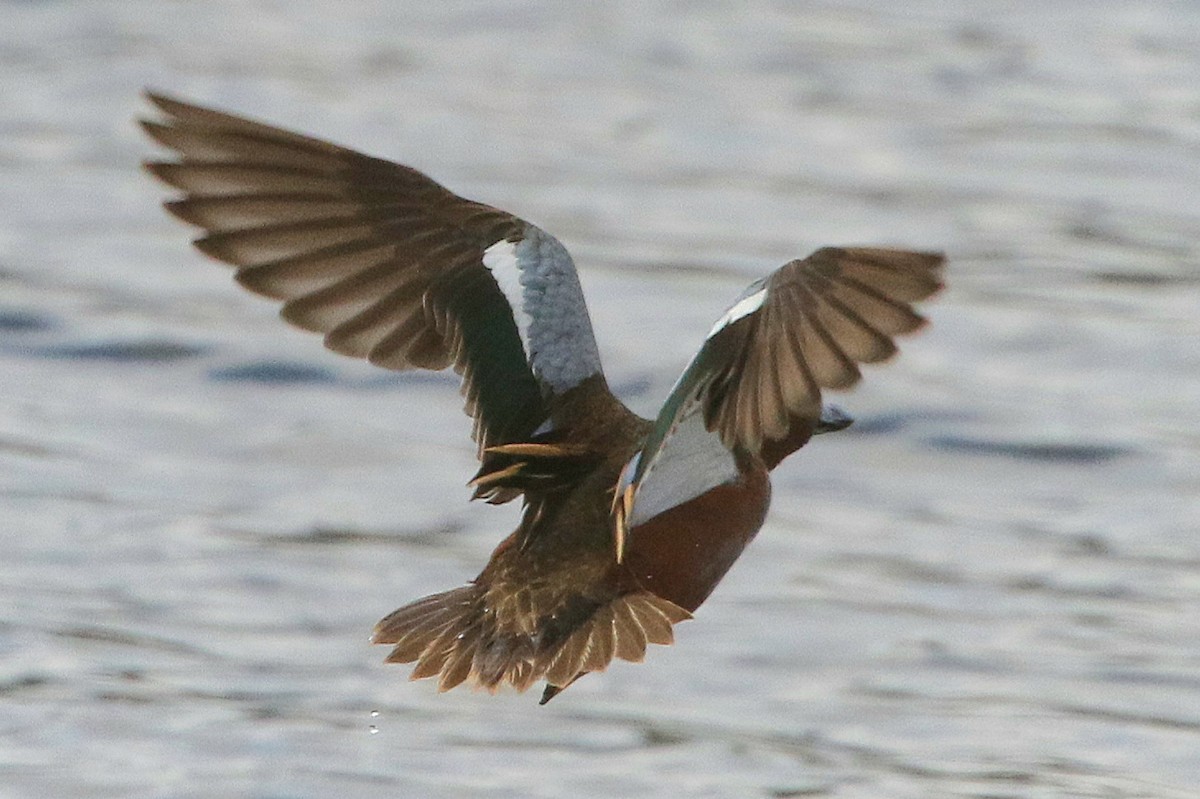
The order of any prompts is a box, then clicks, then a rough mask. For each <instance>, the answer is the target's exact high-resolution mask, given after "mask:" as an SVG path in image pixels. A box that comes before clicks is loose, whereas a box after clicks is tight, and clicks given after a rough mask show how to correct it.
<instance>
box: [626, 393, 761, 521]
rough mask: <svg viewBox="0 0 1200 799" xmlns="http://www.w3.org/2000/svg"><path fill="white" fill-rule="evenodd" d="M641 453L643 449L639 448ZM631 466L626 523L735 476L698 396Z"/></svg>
mask: <svg viewBox="0 0 1200 799" xmlns="http://www.w3.org/2000/svg"><path fill="white" fill-rule="evenodd" d="M643 454H645V453H644V452H643ZM646 463H647V466H646V468H645V469H641V468H640V466H641V463H640V461H639V463H638V464H636V465H635V467H634V469H633V470H632V471H633V473H634V474H635V478H634V479H635V480H636V481H637V484H636V487H635V489H634V494H633V504H632V507H631V510H630V512H629V517H628V520H627V524H628V526H629V527H636V526H637V525H639V524H642V523H643V522H647V521H649V520H650V519H653V518H654V517H655V516H657V515H658V514H660V513H662V512H663V511H667V510H670V509H671V508H674V507H677V506H679V505H682V504H683V503H685V502H687V501H688V500H691V499H695V498H696V497H699V496H701V495H703V494H705V493H706V492H708V491H709V490H711V489H713V488H716V487H717V486H719V485H723V484H724V483H728V482H731V481H732V480H735V479H736V478H737V476H738V469H737V463H736V461H735V460H734V457H733V453H731V452H730V451H729V450H728V449H726V448H725V445H724V444H723V443H722V442H721V437H720V436H719V435H717V434H715V433H713V432H711V431H710V430H708V429H707V428H706V427H705V425H704V414H703V408H702V407H701V405H700V403H699V402H691V403H688V404H687V405H686V406H685V408H684V409H683V410H682V413H681V414H680V415H679V416H678V417H677V418H675V419H673V420H672V424H671V427H670V429H669V430H667V431H666V435H664V436H663V438H662V440H661V442H660V443H659V445H658V446H657V447H656V448H655V450H654V452H652V453H650V455H649V457H648V458H647V461H646Z"/></svg>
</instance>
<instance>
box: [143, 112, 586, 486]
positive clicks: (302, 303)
mask: <svg viewBox="0 0 1200 799" xmlns="http://www.w3.org/2000/svg"><path fill="white" fill-rule="evenodd" d="M147 97H148V99H149V100H150V102H151V103H153V104H154V106H155V107H156V108H157V110H158V111H159V112H160V113H161V115H162V116H161V118H160V119H157V120H144V121H142V122H141V124H142V127H143V129H144V130H145V131H146V133H147V134H148V135H149V136H150V137H151V138H152V139H154V140H155V141H156V142H158V143H159V144H161V145H163V146H164V147H166V148H168V149H170V150H172V151H173V155H174V160H165V161H164V160H155V161H150V162H148V163H147V164H146V169H147V170H149V171H150V172H151V173H152V174H153V175H155V176H156V177H157V178H159V179H160V180H162V181H163V182H164V183H166V184H168V185H170V186H171V187H173V188H175V189H178V190H179V191H181V192H182V194H183V196H182V197H180V198H178V199H174V200H171V201H168V202H167V203H166V208H167V210H168V211H170V212H171V213H172V214H174V215H175V216H176V217H178V218H180V219H182V220H183V221H185V222H188V223H191V224H193V225H196V226H198V227H199V228H201V229H202V230H203V231H204V235H203V236H202V237H200V238H199V239H197V240H196V242H195V245H196V247H197V248H198V249H200V250H201V251H202V252H204V253H205V254H207V255H209V256H212V257H213V258H215V259H217V260H219V261H223V262H225V263H227V264H230V265H231V266H233V267H235V268H236V270H237V271H236V273H235V277H236V279H237V281H238V282H239V283H241V284H242V285H243V286H244V287H246V288H247V289H249V290H250V291H253V292H255V293H257V294H261V295H264V296H266V297H270V298H272V299H275V300H280V301H282V303H283V307H282V310H281V314H282V316H283V318H284V319H286V320H287V321H289V322H291V323H292V324H294V325H297V326H298V327H301V328H304V329H306V330H312V331H315V332H318V333H322V334H324V337H325V345H326V346H327V347H329V348H330V349H332V350H334V351H336V352H340V353H343V354H346V355H351V356H354V357H358V358H365V359H366V360H368V361H370V362H371V363H373V364H376V365H378V366H382V367H384V368H387V369H397V370H403V369H412V368H423V369H444V368H446V367H448V366H452V367H454V369H455V370H456V371H457V372H459V373H460V374H461V375H462V378H463V394H464V395H465V397H466V409H467V412H468V413H469V414H470V415H471V416H472V417H474V420H475V424H474V430H473V437H474V439H475V441H476V442H477V443H478V445H479V449H480V455H481V458H484V457H485V450H486V449H488V448H489V447H493V446H497V445H505V444H510V443H513V442H521V441H526V440H528V439H529V438H530V437H531V436H532V435H533V434H534V433H535V431H538V430H539V428H542V431H543V432H544V431H545V429H546V428H545V425H546V423H547V422H548V421H549V420H550V418H551V415H552V413H553V408H554V400H555V398H556V397H558V396H561V395H562V394H563V393H565V392H567V391H568V390H570V389H572V388H574V387H576V386H578V385H580V384H581V383H583V382H584V381H585V380H589V378H591V379H592V382H593V383H595V384H596V387H598V388H601V389H603V390H604V391H607V386H606V384H605V383H604V380H603V373H602V371H601V366H600V354H599V351H598V350H597V348H596V342H595V338H594V336H593V334H592V327H591V322H590V321H589V319H588V313H587V307H586V305H585V304H584V299H583V293H582V291H581V289H580V285H579V279H578V277H577V275H576V273H575V266H574V263H573V262H572V260H571V256H570V255H569V254H568V253H567V251H566V249H565V248H564V247H563V245H562V244H560V243H559V242H558V240H556V239H555V238H554V237H553V236H551V235H549V234H548V233H546V232H544V231H542V230H541V229H539V228H537V227H535V226H534V225H531V224H529V223H527V222H525V221H523V220H521V219H519V218H517V217H515V216H513V215H511V214H509V213H506V212H504V211H501V210H498V209H496V208H492V207H490V206H487V205H483V204H481V203H476V202H472V201H470V200H466V199H463V198H462V197H459V196H457V195H455V194H453V193H451V192H450V191H448V190H447V189H445V188H443V187H442V186H441V185H439V184H438V183H436V182H434V181H433V180H431V179H430V178H428V177H426V176H425V175H423V174H421V173H420V172H417V171H416V170H413V169H410V168H408V167H405V166H401V165H399V164H395V163H392V162H390V161H385V160H382V159H379V158H373V157H370V156H367V155H363V154H361V153H358V152H355V151H353V150H349V149H346V148H343V147H339V146H336V145H333V144H330V143H328V142H325V141H321V140H319V139H314V138H310V137H307V136H302V135H299V134H296V133H291V132H288V131H285V130H281V129H279V128H275V127H271V126H269V125H265V124H262V123H259V122H254V121H251V120H248V119H244V118H241V117H237V116H233V115H230V114H225V113H221V112H218V111H213V110H210V109H206V108H201V107H199V106H195V105H190V104H188V103H184V102H181V101H179V100H175V99H171V98H169V97H165V96H163V95H160V94H154V93H148V94H147ZM514 495H515V494H514V493H512V492H506V493H504V494H503V495H502V496H499V497H495V496H493V497H489V498H490V499H492V500H493V501H496V500H497V499H499V500H505V499H511V498H512V497H513V496H514Z"/></svg>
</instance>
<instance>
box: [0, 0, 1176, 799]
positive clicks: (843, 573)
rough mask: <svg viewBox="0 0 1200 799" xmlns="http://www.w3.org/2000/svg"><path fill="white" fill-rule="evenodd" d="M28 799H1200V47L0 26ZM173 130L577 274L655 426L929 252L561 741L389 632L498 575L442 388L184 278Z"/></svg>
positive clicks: (234, 23) (1140, 19)
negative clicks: (206, 137)
mask: <svg viewBox="0 0 1200 799" xmlns="http://www.w3.org/2000/svg"><path fill="white" fill-rule="evenodd" d="M0 20H2V24H0V98H2V103H0V209H2V213H0V797H5V798H6V799H7V797H35V796H36V797H62V798H64V799H65V798H72V797H114V798H116V797H121V798H122V799H141V798H142V797H145V798H146V799H150V798H151V797H154V798H159V797H180V798H185V797H233V796H238V797H256V798H261V799H285V798H286V799H292V798H297V799H298V798H300V797H358V796H364V797H365V796H371V797H378V796H400V797H459V796H494V797H561V796H578V797H608V796H644V797H683V796H689V797H772V798H774V799H782V798H783V797H799V796H806V797H807V796H816V797H826V796H828V797H864V798H866V797H885V798H886V797H913V798H914V799H915V798H917V797H941V796H948V797H981V798H982V797H989V798H996V797H1041V796H1046V797H1050V796H1072V797H1106V798H1109V797H1111V798H1116V797H1194V796H1198V795H1200V788H1198V787H1197V786H1200V433H1198V432H1197V431H1198V430H1200V270H1198V260H1200V250H1198V245H1197V242H1198V241H1200V4H1197V3H1195V2H1190V1H1185V0H1175V1H1174V2H1172V1H1171V0H1146V1H1145V2H1136V3H1131V2H1123V1H1121V2H1118V1H1116V0H1059V1H1058V2H1054V3H1050V2H1045V1H1044V0H1039V1H1037V2H1034V0H1000V1H997V0H988V1H987V2H984V1H983V0H963V2H957V3H946V2H941V1H940V0H938V1H937V2H935V1H934V0H915V2H909V3H892V2H886V0H827V1H826V2H817V1H816V0H808V1H800V2H782V1H776V2H768V1H767V0H749V1H746V0H741V1H739V2H721V1H720V0H708V1H706V2H669V1H667V0H661V1H651V2H612V3H603V4H601V3H595V4H585V3H578V4H572V3H555V2H548V1H546V2H537V1H535V0H530V1H528V2H518V1H516V0H514V2H490V3H475V2H461V1H459V0H451V1H449V2H439V3H419V2H382V1H381V0H374V1H372V0H362V1H361V2H355V3H335V2H319V3H302V2H299V3H288V2H276V1H273V0H261V1H259V2H241V1H240V0H239V1H238V2H234V0H210V1H209V2H204V3H193V2H180V1H179V0H166V1H164V0H155V1H154V2H148V1H147V0H120V1H117V0H88V2H78V0H75V1H72V0H61V1H58V2H55V1H53V0H0ZM143 86H152V87H156V88H159V89H162V90H165V91H169V92H174V93H177V94H179V95H181V96H183V97H186V98H190V99H193V100H196V101H198V102H202V103H206V104H212V105H217V106H220V107H224V108H228V109H230V110H234V111H238V112H242V113H250V114H254V115H256V116H259V117H261V118H264V119H266V120H269V121H272V122H275V123H278V124H283V125H287V126H290V127H293V128H297V129H301V130H303V131H306V132H309V133H311V134H314V135H320V136H324V137H327V138H332V139H334V140H336V141H339V142H341V143H345V144H349V145H352V146H355V147H357V148H360V149H364V150H366V151H368V152H371V153H373V154H378V155H382V156H387V157H390V158H393V159H396V160H399V161H401V162H404V163H408V164H412V165H414V166H417V167H419V168H421V169H423V170H425V171H427V172H428V173H430V174H431V175H433V176H434V177H436V178H437V179H439V180H441V181H442V182H444V183H446V184H447V185H449V186H450V187H451V188H452V189H454V190H456V191H458V192H460V193H463V194H465V195H467V196H470V197H472V198H477V199H480V200H484V201H487V202H490V203H493V204H496V205H499V206H500V207H503V208H506V209H509V210H512V211H514V212H516V213H518V214H520V215H522V216H524V217H526V218H528V219H530V220H533V221H535V222H537V223H539V224H541V225H542V226H543V227H545V228H547V229H548V230H550V231H552V232H553V233H554V234H556V235H557V236H558V237H559V238H560V239H561V240H562V241H563V242H564V243H565V244H566V245H567V246H568V247H569V248H570V249H571V251H572V252H573V253H574V255H575V259H576V261H577V263H578V264H579V266H580V270H581V273H582V280H583V283H584V287H585V290H586V291H587V293H588V297H589V301H590V304H591V311H592V317H593V321H594V323H595V325H596V329H597V333H598V338H599V342H600V347H601V350H602V352H603V355H604V357H605V360H606V365H607V370H608V374H609V378H610V381H611V382H612V383H613V384H614V385H615V387H616V388H617V389H618V390H619V391H620V393H621V395H622V396H623V397H624V398H625V399H626V401H627V402H629V403H630V405H631V406H632V407H634V408H635V410H638V411H639V412H642V413H643V414H648V415H649V414H653V412H654V411H655V409H656V407H657V404H658V403H659V402H660V401H661V399H662V398H663V396H664V395H665V394H666V391H667V389H668V388H669V386H670V384H671V383H672V382H673V381H674V379H675V377H676V375H677V374H678V372H679V370H680V369H681V368H682V366H683V365H684V363H685V362H686V361H687V359H688V357H689V356H690V355H691V354H692V353H693V352H694V351H695V349H696V347H697V346H698V343H699V341H700V340H701V339H702V338H703V336H704V334H705V333H706V331H707V330H708V328H709V326H710V325H711V323H712V321H713V320H714V319H715V318H716V317H717V316H718V315H719V314H720V313H721V311H722V310H723V309H724V308H725V306H726V304H727V303H728V302H729V301H730V300H731V299H732V298H733V297H734V296H736V294H737V293H738V292H739V291H740V290H741V288H742V287H743V286H744V285H745V284H746V283H748V282H749V281H750V280H751V279H753V278H754V277H757V276H758V275H760V274H763V273H765V272H767V271H769V270H771V269H774V268H775V267H777V266H778V265H780V264H781V263H783V262H784V261H786V260H789V259H791V258H793V257H797V256H800V255H803V254H806V253H807V252H809V251H810V250H812V249H814V248H816V247H818V246H821V245H824V244H853V243H860V244H871V243H875V244H890V245H902V246H910V247H919V248H939V249H945V250H946V251H947V252H948V254H949V255H950V257H951V260H952V268H951V271H950V273H949V279H950V288H949V290H948V291H947V292H946V293H945V294H944V295H943V296H942V297H941V298H940V299H939V300H938V302H937V303H935V304H934V305H932V306H931V307H930V308H929V311H930V314H931V316H932V318H933V321H934V324H933V326H932V327H931V328H930V329H929V330H928V331H927V332H926V333H925V334H924V335H923V336H921V337H919V338H917V339H913V340H909V341H906V342H905V343H904V347H903V350H904V353H903V356H902V357H901V358H900V359H899V360H897V361H896V362H895V363H894V364H891V365H889V366H888V367H886V368H879V369H871V370H869V373H868V375H867V380H866V383H865V385H864V386H863V387H862V389H861V390H859V391H858V392H856V393H855V394H854V395H853V396H851V397H847V398H844V399H843V400H842V402H843V404H844V405H845V406H846V407H847V408H848V409H849V410H850V411H851V412H852V413H854V414H855V415H857V416H858V418H859V423H858V425H857V426H856V427H855V428H853V429H852V430H851V431H848V432H847V433H845V434H840V435H838V436H830V437H828V438H823V439H821V440H819V441H817V442H815V443H814V444H813V445H811V446H810V447H809V448H806V449H805V450H804V451H803V452H802V453H801V454H799V455H797V456H795V457H794V458H793V459H792V460H791V461H789V463H788V464H787V465H786V467H784V468H782V469H781V470H780V471H779V472H777V473H776V483H775V485H776V488H775V502H774V507H773V512H772V515H771V517H770V520H769V521H768V523H767V525H766V527H765V528H764V530H763V531H762V533H761V534H760V536H759V539H758V541H757V542H756V543H755V545H754V546H753V547H751V548H750V549H749V550H748V551H747V553H746V554H745V555H744V556H743V558H742V560H741V561H740V562H739V564H738V565H737V567H735V569H734V570H733V572H732V573H731V574H730V576H729V577H728V578H727V579H726V581H725V582H724V584H723V585H722V586H721V587H720V589H719V590H718V591H717V593H716V594H715V595H714V596H713V598H712V599H711V600H710V601H709V602H708V603H707V604H706V605H705V606H704V607H703V608H702V609H701V611H700V613H699V614H698V617H697V619H696V621H694V622H690V623H688V624H686V625H683V626H682V627H681V628H680V630H679V637H678V643H677V645H676V646H674V647H672V648H669V649H668V648H655V650H654V651H653V652H652V653H651V656H650V658H649V659H648V662H647V663H645V664H643V665H640V666H633V665H629V664H619V665H617V666H615V667H614V668H612V669H610V671H609V672H608V673H606V674H604V675H602V676H593V677H590V678H588V679H586V680H584V681H582V682H581V683H579V684H578V685H576V686H575V687H573V688H572V689H571V690H570V691H568V692H567V693H566V694H565V695H564V696H562V697H560V698H559V699H558V700H556V701H555V702H553V703H552V704H551V705H549V706H547V707H545V708H539V707H538V706H537V704H536V697H535V696H532V695H525V696H520V695H513V694H504V695H500V696H497V697H489V696H487V695H483V694H472V693H470V692H468V691H461V690H460V691H455V692H453V693H450V694H446V695H441V696H439V695H437V694H436V693H435V690H434V686H433V685H431V684H428V683H409V682H407V680H406V679H405V678H406V674H407V672H406V670H404V669H401V668H396V667H388V666H385V665H383V664H382V663H381V659H382V657H383V656H384V654H386V653H385V652H384V651H383V650H381V649H375V648H372V647H370V646H369V645H368V643H367V639H368V635H369V632H370V629H371V626H372V624H373V623H374V622H375V621H376V620H377V619H378V618H379V617H381V616H382V615H383V614H385V613H387V612H388V611H390V610H392V609H393V608H395V607H396V606H398V605H399V604H401V603H402V602H406V601H408V600H411V599H413V598H416V597H418V596H421V595H423V594H425V593H428V592H432V591H435V590H440V589H444V588H448V587H451V586H453V585H456V584H459V583H461V582H463V581H464V580H466V579H468V578H470V577H472V576H474V574H475V573H476V572H477V571H478V569H479V568H480V567H481V566H482V565H483V563H484V562H485V560H486V558H487V556H488V554H489V552H490V551H491V548H492V547H493V546H494V545H495V543H496V542H497V541H498V540H499V539H500V538H501V537H502V536H504V535H505V534H507V532H508V531H509V530H510V529H511V527H512V526H513V525H514V523H515V518H516V517H515V514H516V508H514V507H506V508H503V509H495V508H490V507H486V506H480V505H469V504H468V503H467V502H466V499H467V496H468V491H467V490H466V489H465V488H464V486H463V484H464V482H465V481H466V480H467V479H468V478H469V477H470V475H471V474H472V472H473V471H474V468H475V464H474V459H473V445H472V444H471V442H470V441H469V438H468V432H469V420H468V419H467V417H465V416H464V415H463V414H462V412H461V410H460V408H461V404H460V399H459V397H458V395H457V384H456V381H455V380H454V379H453V377H452V376H448V375H429V374H419V375H418V374H414V375H395V374H389V373H385V372H381V371H378V370H374V369H371V368H369V367H367V366H365V365H362V364H358V363H355V362H351V361H349V360H346V359H341V358H338V357H336V356H334V355H331V354H329V353H326V352H324V351H323V350H322V349H321V346H320V342H319V340H318V339H317V338H316V337H313V336H311V335H307V334H302V333H299V332H297V331H294V330H290V329H288V328H286V326H285V325H283V324H282V323H280V322H279V321H278V320H277V319H276V318H275V314H274V311H273V309H272V307H271V306H270V304H268V303H266V302H264V301H262V300H259V299H256V298H253V297H249V296H245V295H244V294H243V292H241V291H240V290H238V289H237V288H236V287H235V286H234V285H232V283H231V281H230V279H229V275H228V273H227V272H226V271H225V270H224V269H223V268H221V267H219V266H217V265H214V264H213V263H211V262H207V261H206V260H205V259H203V258H202V257H201V256H200V255H198V254H197V253H195V252H193V251H191V250H190V248H189V247H188V246H187V243H186V242H187V238H188V231H187V230H185V229H184V228H183V227H182V226H180V225H178V224H176V223H173V222H172V221H170V220H168V219H167V218H166V217H165V215H164V214H163V213H162V212H161V211H160V209H159V208H158V203H159V201H160V200H161V199H162V196H163V193H162V192H161V191H160V189H159V187H158V186H156V185H152V184H151V182H150V180H149V179H147V178H146V177H145V176H144V175H143V174H141V173H140V171H139V169H138V162H139V160H141V159H142V158H144V157H146V156H147V155H148V154H149V153H150V152H152V148H151V147H150V146H149V145H148V144H147V142H145V141H143V139H142V138H141V137H140V135H139V133H138V131H137V130H136V128H135V126H134V124H133V119H134V117H135V116H136V115H138V114H144V113H146V112H147V109H146V106H145V104H144V103H142V102H141V101H140V100H139V97H138V92H139V90H140V89H141V88H142V87H143Z"/></svg>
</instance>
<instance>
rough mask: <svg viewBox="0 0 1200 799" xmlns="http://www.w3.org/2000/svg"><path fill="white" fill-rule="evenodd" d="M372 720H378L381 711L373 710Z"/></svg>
mask: <svg viewBox="0 0 1200 799" xmlns="http://www.w3.org/2000/svg"><path fill="white" fill-rule="evenodd" d="M371 718H373V719H377V718H379V711H378V710H372V711H371Z"/></svg>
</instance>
